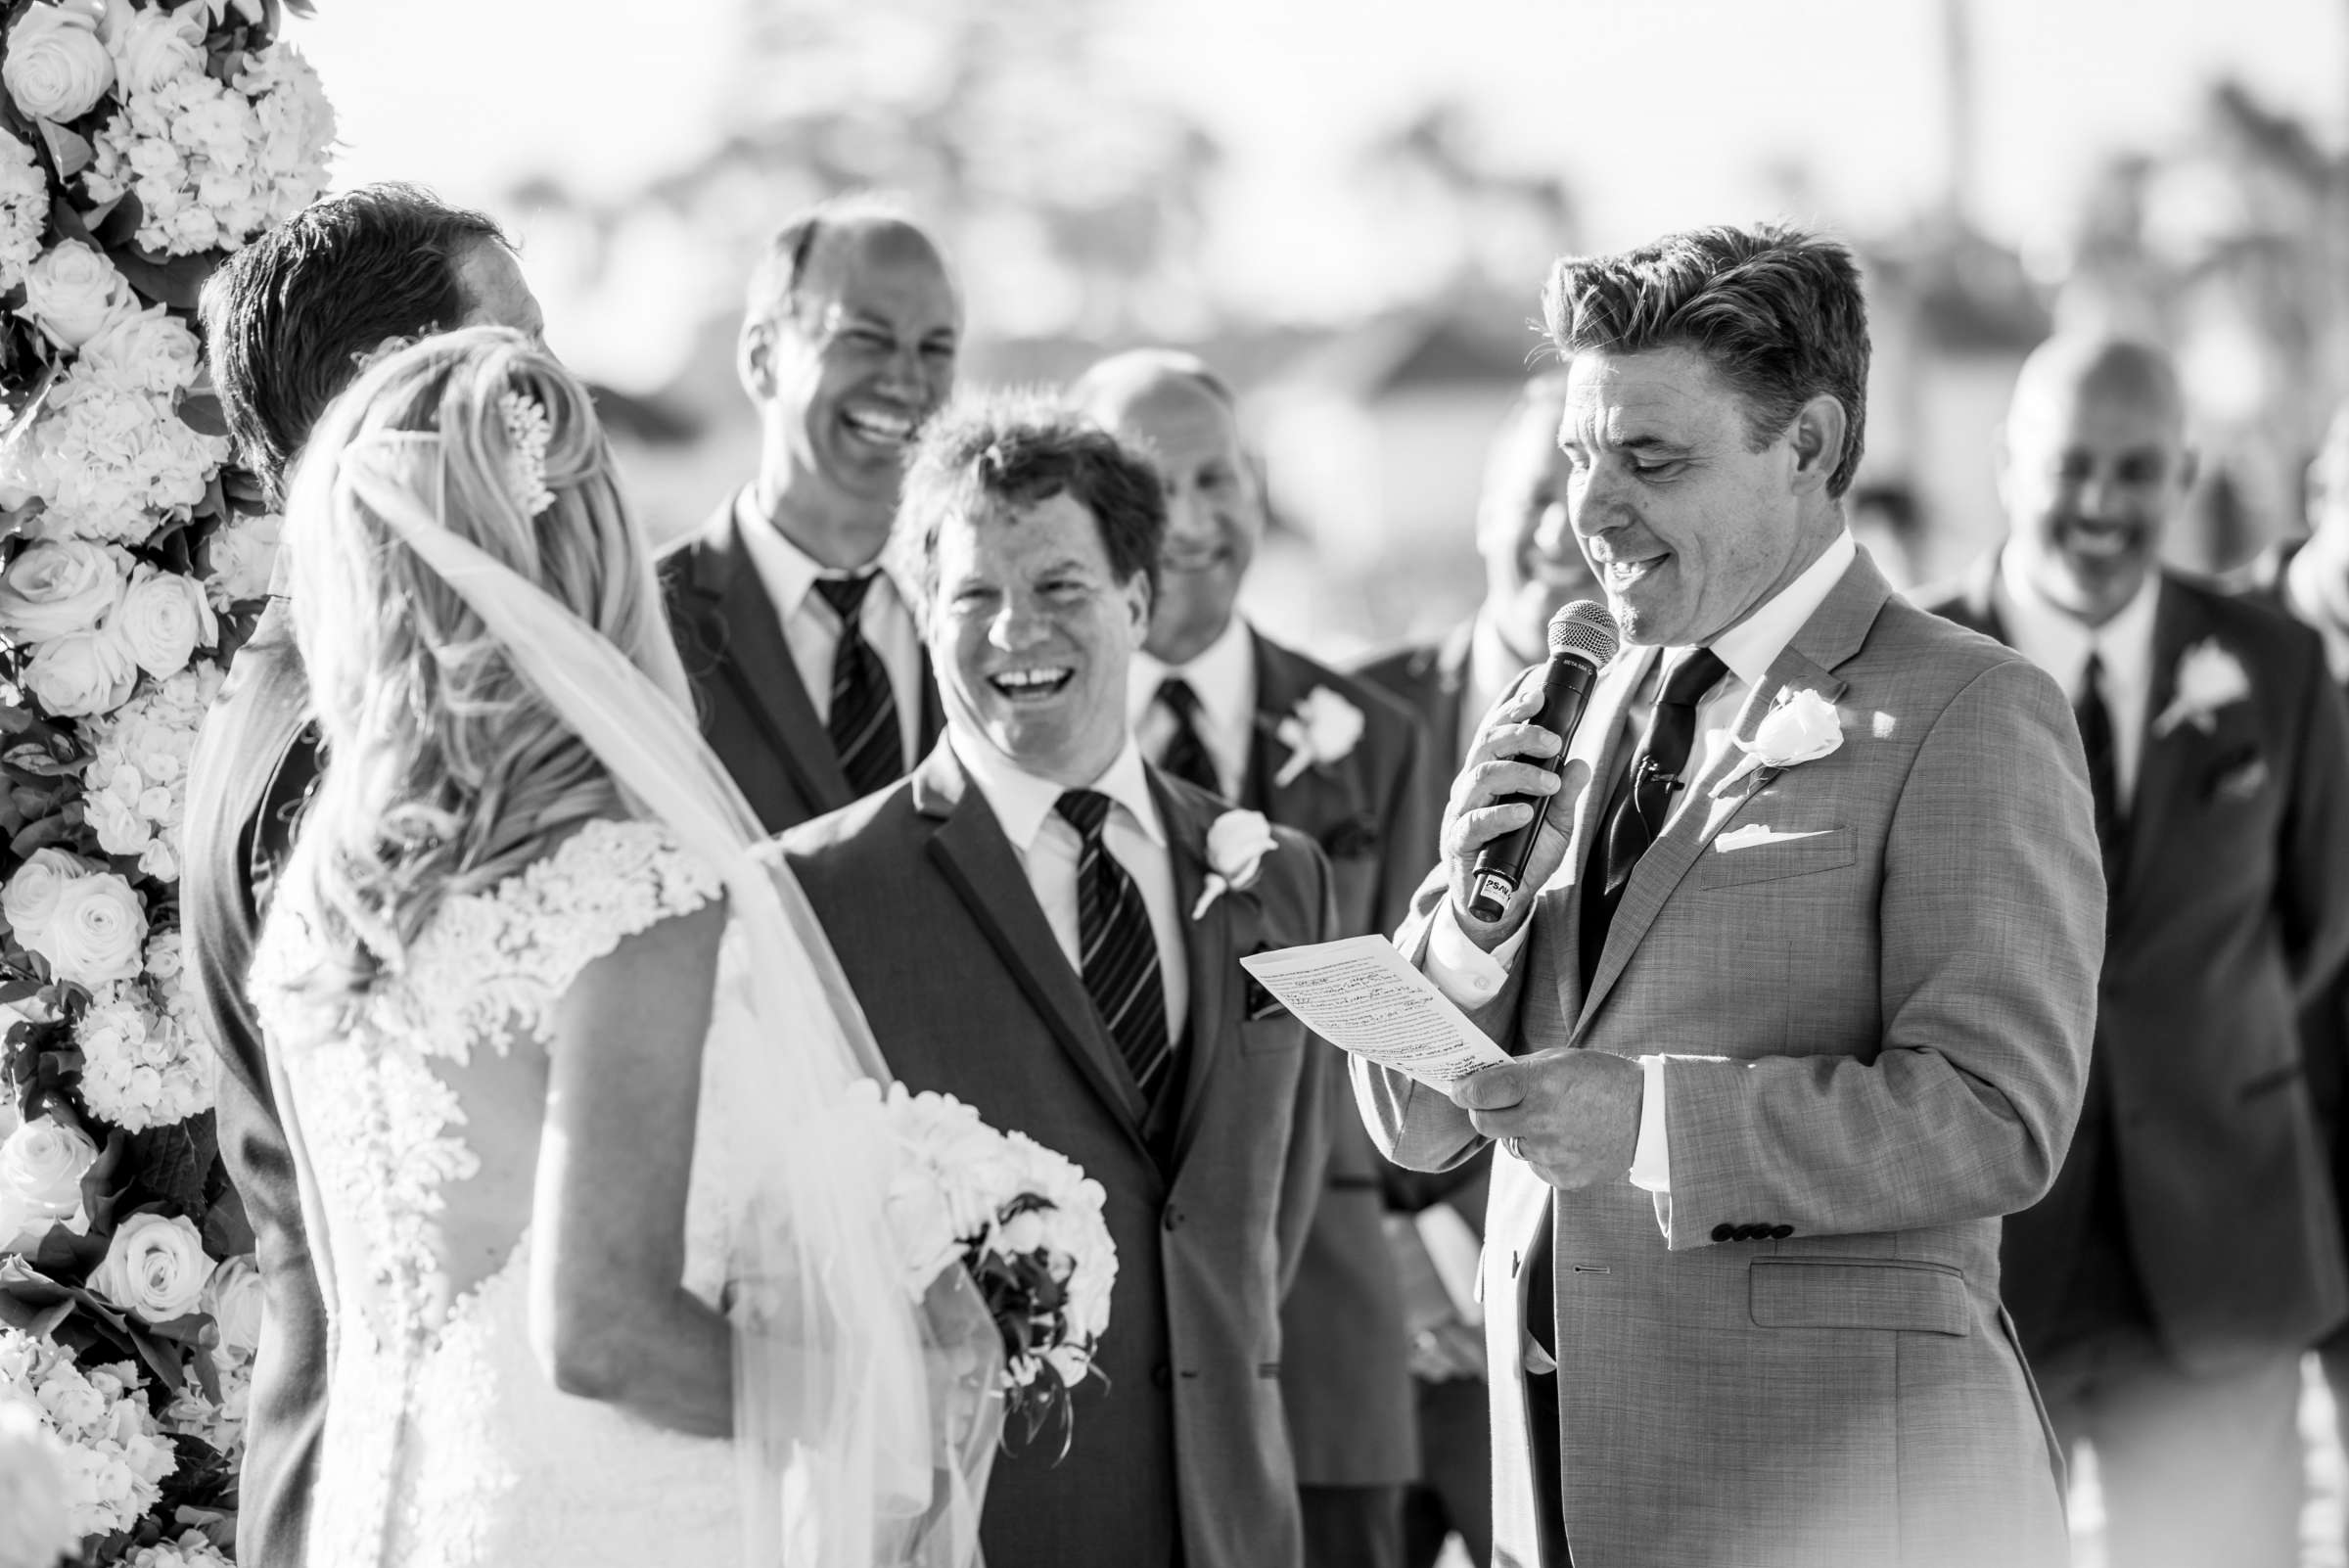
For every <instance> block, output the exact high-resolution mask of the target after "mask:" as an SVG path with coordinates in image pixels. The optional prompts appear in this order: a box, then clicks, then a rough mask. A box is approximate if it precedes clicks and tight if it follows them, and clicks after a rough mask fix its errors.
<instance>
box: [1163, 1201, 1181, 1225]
mask: <svg viewBox="0 0 2349 1568" xmlns="http://www.w3.org/2000/svg"><path fill="white" fill-rule="evenodd" d="M1166 1226H1167V1228H1168V1229H1169V1230H1180V1229H1181V1228H1182V1211H1181V1210H1180V1209H1177V1208H1175V1207H1174V1205H1173V1204H1171V1203H1170V1204H1168V1205H1167V1213H1166Z"/></svg>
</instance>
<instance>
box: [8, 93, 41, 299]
mask: <svg viewBox="0 0 2349 1568" xmlns="http://www.w3.org/2000/svg"><path fill="white" fill-rule="evenodd" d="M48 223H49V181H48V178H47V176H45V175H43V174H42V173H41V166H40V164H39V163H38V162H36V161H34V160H33V156H32V149H31V148H29V147H27V146H25V145H24V144H23V142H22V141H19V140H18V139H17V138H16V137H15V136H12V135H10V134H9V133H8V132H7V131H4V130H0V292H5V291H7V290H9V289H13V288H15V287H16V286H17V285H18V284H20V283H22V282H23V281H24V269H25V268H26V267H28V266H30V265H32V262H33V259H34V257H36V256H38V255H39V254H41V231H42V230H43V229H44V228H46V227H47V226H48Z"/></svg>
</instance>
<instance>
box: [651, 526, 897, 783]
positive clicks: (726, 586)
mask: <svg viewBox="0 0 2349 1568" xmlns="http://www.w3.org/2000/svg"><path fill="white" fill-rule="evenodd" d="M695 566H696V570H695V575H694V576H695V586H696V587H697V588H698V589H699V590H700V591H701V593H702V594H703V596H704V598H705V600H707V601H709V602H710V603H711V604H712V606H713V608H714V610H715V613H716V625H717V628H718V631H719V646H718V649H717V654H718V674H719V678H721V679H723V680H726V681H728V682H730V683H731V684H732V685H733V687H734V690H735V694H736V695H737V696H739V697H740V698H741V699H742V703H743V706H744V707H745V708H746V709H747V710H748V711H749V712H750V714H751V715H752V716H753V718H754V719H755V720H757V722H758V723H759V725H760V728H761V729H762V730H764V731H765V734H766V741H767V745H768V747H769V748H770V749H771V750H772V751H773V752H774V754H775V755H776V757H777V758H779V759H780V760H781V761H782V763H783V766H784V767H785V768H786V769H787V770H788V771H789V772H790V773H791V775H792V777H793V778H794V779H795V780H796V781H797V782H798V784H799V786H800V789H801V792H802V793H803V794H805V795H806V797H807V800H808V803H809V804H810V805H811V806H812V807H813V808H814V814H816V815H819V816H820V815H822V814H823V813H824V812H826V811H832V810H837V809H838V808H840V807H844V806H846V805H848V804H849V802H851V801H852V800H853V799H855V796H854V794H853V793H852V791H851V790H850V788H849V780H848V775H847V774H845V773H843V772H842V771H841V770H840V759H839V758H838V757H837V756H836V755H834V753H833V750H832V736H831V732H830V731H828V730H826V729H825V728H824V726H823V723H822V721H821V720H819V719H818V718H817V717H816V716H815V705H814V704H813V703H812V702H810V701H809V700H808V696H807V687H806V683H805V682H804V681H802V680H801V678H800V668H799V666H798V665H797V664H796V663H794V662H793V660H792V657H791V645H790V644H789V643H787V642H785V641H784V639H783V623H782V619H781V617H780V615H779V614H778V612H777V611H776V609H775V605H774V601H773V600H771V599H769V598H768V597H767V595H766V583H765V582H764V580H763V579H761V578H760V576H759V569H758V568H757V567H756V566H755V565H753V564H752V562H751V558H750V555H749V553H748V552H747V551H746V550H745V549H744V547H743V543H742V536H741V523H740V521H739V519H738V516H737V512H736V507H735V504H734V503H731V502H730V503H728V505H727V507H726V509H725V511H724V512H723V513H721V514H720V515H719V517H718V518H717V519H716V520H715V521H714V523H713V524H712V526H711V530H710V533H709V535H708V538H707V541H706V543H705V545H704V547H703V549H702V551H701V552H700V559H699V560H698V561H697V562H696V564H695ZM930 701H933V702H934V701H935V699H931V700H930ZM928 707H929V703H927V702H926V703H925V707H924V716H925V720H926V719H927V716H928Z"/></svg>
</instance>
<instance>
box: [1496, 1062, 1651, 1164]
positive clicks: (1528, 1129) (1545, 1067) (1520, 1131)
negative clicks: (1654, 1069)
mask: <svg viewBox="0 0 2349 1568" xmlns="http://www.w3.org/2000/svg"><path fill="white" fill-rule="evenodd" d="M1643 1077H1644V1075H1643V1074H1642V1072H1641V1070H1640V1066H1639V1064H1638V1063H1637V1062H1636V1061H1634V1060H1632V1059H1631V1058H1629V1057H1624V1056H1614V1055H1609V1054H1608V1053H1606V1052H1604V1051H1587V1050H1577V1049H1575V1048H1573V1047H1570V1046H1560V1047H1558V1048H1555V1049H1552V1050H1545V1051H1535V1052H1534V1053H1532V1054H1531V1055H1528V1056H1520V1057H1517V1058H1515V1059H1514V1060H1511V1061H1507V1062H1502V1063H1500V1064H1498V1065H1497V1066H1493V1067H1487V1068H1483V1069H1480V1070H1479V1071H1477V1072H1474V1073H1471V1074H1470V1075H1468V1076H1467V1077H1466V1078H1463V1079H1461V1080H1460V1081H1459V1082H1458V1083H1456V1084H1452V1086H1451V1100H1452V1103H1453V1104H1454V1105H1457V1106H1458V1107H1459V1108H1460V1109H1461V1110H1463V1111H1466V1112H1467V1113H1468V1120H1469V1122H1470V1123H1471V1124H1472V1125H1473V1126H1474V1127H1475V1128H1476V1130H1477V1131H1479V1132H1481V1133H1483V1134H1484V1135H1485V1136H1486V1137H1489V1138H1491V1139H1493V1141H1494V1142H1496V1143H1498V1144H1499V1145H1500V1146H1501V1147H1502V1148H1504V1149H1506V1150H1508V1152H1509V1153H1511V1154H1513V1155H1515V1156H1516V1157H1517V1158H1518V1159H1520V1160H1523V1161H1524V1162H1525V1163H1526V1164H1527V1165H1529V1166H1531V1167H1533V1170H1534V1174H1535V1175H1536V1176H1540V1177H1541V1178H1542V1179H1543V1180H1544V1181H1546V1182H1548V1183H1549V1184H1550V1185H1551V1186H1553V1187H1556V1188H1558V1189H1559V1190H1560V1191H1564V1192H1574V1191H1578V1190H1580V1189H1581V1188H1584V1187H1588V1186H1592V1185H1595V1184H1596V1183H1598V1182H1601V1181H1616V1180H1621V1179H1622V1178H1623V1177H1624V1176H1625V1175H1626V1174H1627V1173H1629V1172H1630V1170H1631V1167H1632V1156H1633V1154H1634V1153H1635V1151H1636V1149H1637V1147H1638V1142H1639V1104H1640V1099H1641V1090H1642V1087H1643V1085H1642V1079H1643Z"/></svg>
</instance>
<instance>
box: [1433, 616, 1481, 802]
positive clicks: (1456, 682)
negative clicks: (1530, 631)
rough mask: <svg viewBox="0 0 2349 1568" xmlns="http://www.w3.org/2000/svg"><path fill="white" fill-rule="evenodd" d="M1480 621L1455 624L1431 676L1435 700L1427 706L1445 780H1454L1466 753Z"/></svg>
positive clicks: (1434, 753) (1447, 785) (1435, 752)
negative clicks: (1464, 732) (1472, 656)
mask: <svg viewBox="0 0 2349 1568" xmlns="http://www.w3.org/2000/svg"><path fill="white" fill-rule="evenodd" d="M1475 636H1476V622H1475V621H1474V620H1469V621H1465V622H1463V623H1460V624H1459V625H1458V626H1455V627H1454V628H1452V633H1451V636H1450V637H1447V638H1446V639H1445V640H1444V646H1443V648H1442V649H1440V650H1439V651H1438V652H1437V654H1436V664H1435V669H1434V670H1433V671H1432V672H1431V675H1430V678H1431V680H1432V681H1433V683H1434V700H1433V701H1431V702H1430V703H1429V704H1428V706H1427V716H1428V721H1429V723H1431V724H1432V725H1434V726H1435V732H1434V733H1433V734H1431V735H1429V736H1428V737H1427V740H1428V745H1429V748H1430V750H1431V752H1432V754H1433V755H1434V756H1436V757H1437V758H1439V759H1441V760H1442V761H1443V762H1444V764H1445V767H1444V782H1445V785H1446V787H1447V788H1449V787H1450V785H1451V776H1452V773H1453V772H1454V771H1455V770H1456V768H1457V766H1458V763H1459V762H1460V761H1461V757H1462V748H1461V746H1460V734H1461V729H1462V725H1463V724H1464V723H1465V721H1466V715H1463V714H1462V713H1461V712H1460V710H1461V709H1462V708H1464V707H1466V706H1467V703H1468V659H1469V650H1470V648H1471V647H1472V646H1473V645H1474V642H1475Z"/></svg>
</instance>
